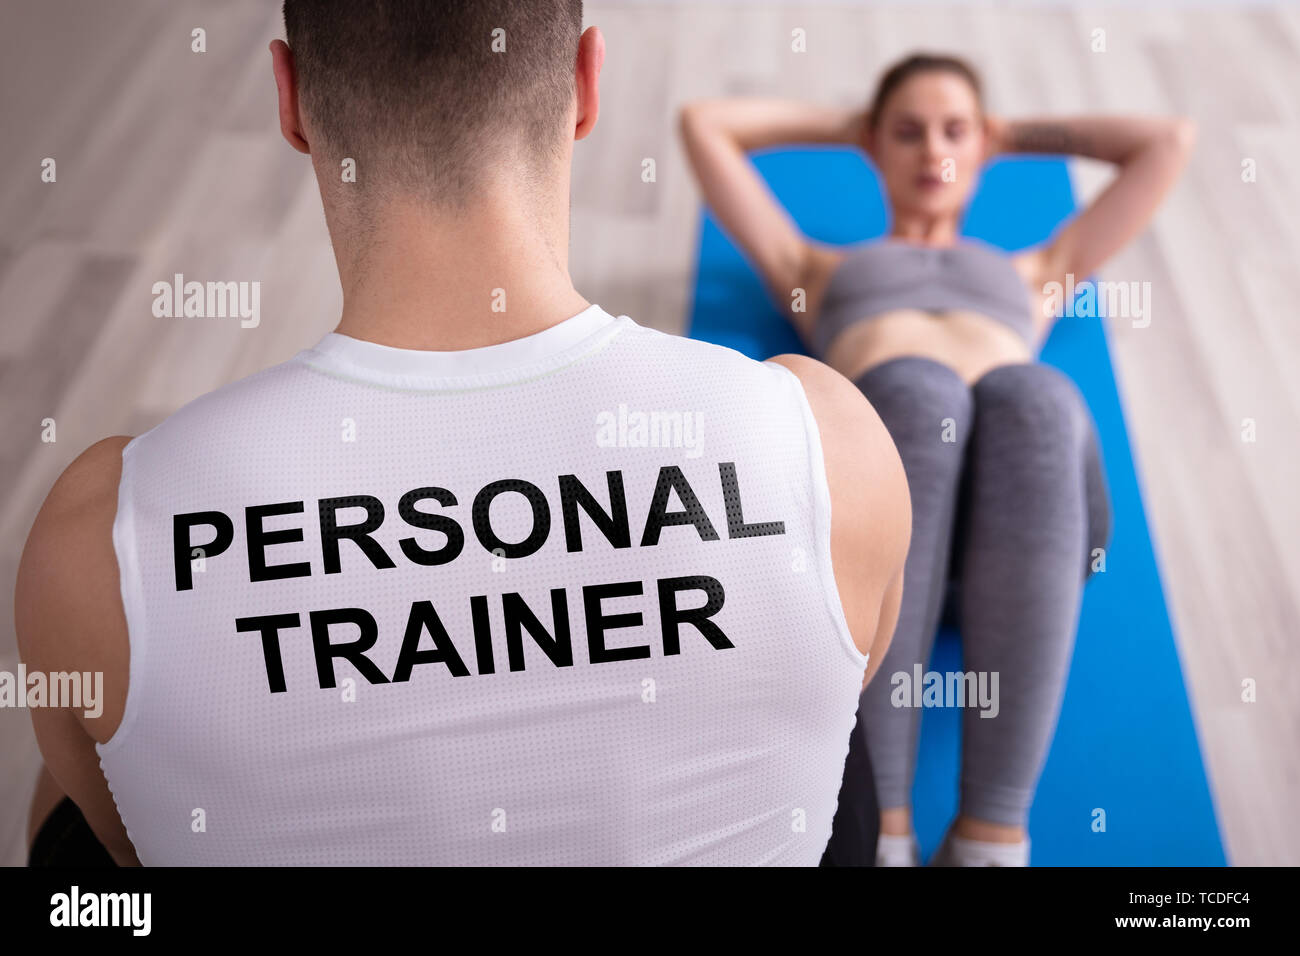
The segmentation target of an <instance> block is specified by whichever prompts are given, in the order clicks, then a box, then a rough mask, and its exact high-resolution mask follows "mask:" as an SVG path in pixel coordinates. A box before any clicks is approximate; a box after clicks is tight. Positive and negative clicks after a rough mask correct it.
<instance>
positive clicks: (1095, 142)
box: [990, 116, 1196, 282]
mask: <svg viewBox="0 0 1300 956" xmlns="http://www.w3.org/2000/svg"><path fill="white" fill-rule="evenodd" d="M990 138H991V152H1005V153H1064V154H1068V155H1074V156H1085V157H1088V158H1090V159H1099V160H1102V161H1104V162H1109V163H1114V164H1115V165H1116V166H1118V167H1119V171H1118V173H1117V174H1116V176H1115V178H1114V179H1113V180H1112V181H1111V182H1110V184H1109V185H1108V186H1107V187H1106V189H1105V190H1104V191H1103V192H1102V193H1101V195H1100V196H1098V197H1097V198H1096V200H1094V201H1093V203H1092V205H1090V206H1089V207H1088V208H1087V209H1085V210H1084V211H1083V212H1081V213H1079V215H1077V216H1076V217H1075V218H1074V219H1072V220H1071V221H1070V222H1069V223H1067V224H1066V226H1065V227H1064V228H1063V229H1061V230H1060V232H1058V233H1057V234H1056V235H1055V236H1054V237H1053V238H1052V240H1051V241H1050V242H1049V243H1048V244H1047V245H1046V246H1044V247H1043V248H1041V249H1039V250H1036V251H1035V252H1034V253H1031V254H1030V255H1029V257H1028V265H1029V267H1030V274H1031V275H1033V276H1034V277H1035V278H1036V280H1037V281H1039V282H1052V281H1063V280H1064V277H1065V276H1066V275H1068V274H1072V275H1074V276H1075V280H1076V281H1082V280H1083V279H1085V278H1087V277H1088V276H1089V275H1090V274H1091V273H1092V272H1093V270H1095V269H1096V268H1098V267H1099V266H1100V265H1101V264H1102V263H1103V262H1105V261H1106V260H1107V259H1109V258H1110V257H1111V256H1112V255H1114V254H1115V253H1116V252H1118V251H1119V250H1120V249H1121V248H1123V247H1124V246H1125V245H1126V244H1128V243H1129V242H1130V241H1131V240H1132V239H1133V238H1134V237H1136V236H1137V235H1138V234H1139V233H1140V232H1141V231H1142V230H1143V229H1144V228H1146V225H1147V223H1148V222H1150V221H1151V217H1152V216H1153V215H1154V214H1155V211H1156V208H1157V207H1158V206H1159V205H1160V202H1161V200H1163V199H1164V197H1165V195H1166V194H1167V193H1168V192H1169V189H1170V188H1171V187H1172V186H1173V184H1174V183H1175V182H1176V181H1177V179H1178V177H1179V175H1180V174H1181V173H1182V171H1183V167H1184V166H1185V165H1186V164H1187V159H1188V156H1189V155H1190V154H1191V151H1192V145H1193V143H1194V142H1195V139H1196V127H1195V124H1193V123H1192V121H1191V120H1188V119H1182V118H1178V117H1171V118H1163V117H1151V118H1148V117H1127V116H1123V117H1121V116H1115V117H1110V116H1096V117H1091V116H1090V117H1079V118H1074V119H1059V120H1018V121H1013V122H1006V121H1001V120H996V119H995V120H990Z"/></svg>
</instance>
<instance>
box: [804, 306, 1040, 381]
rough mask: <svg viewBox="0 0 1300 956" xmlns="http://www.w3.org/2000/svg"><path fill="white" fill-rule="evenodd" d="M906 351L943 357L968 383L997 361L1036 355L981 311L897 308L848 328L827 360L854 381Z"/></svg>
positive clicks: (1009, 361)
mask: <svg viewBox="0 0 1300 956" xmlns="http://www.w3.org/2000/svg"><path fill="white" fill-rule="evenodd" d="M903 355H919V356H921V357H923V358H928V359H933V360H934V361H936V362H941V363H943V364H944V365H947V366H948V367H949V368H951V369H953V370H954V371H955V372H957V374H958V375H960V376H961V377H962V378H963V379H964V380H965V381H966V382H968V383H971V382H974V381H976V380H977V379H979V378H980V377H981V376H982V375H983V374H984V373H985V372H987V371H988V370H989V369H991V368H994V367H996V366H998V365H1008V364H1012V363H1018V362H1028V361H1032V359H1033V357H1034V356H1033V352H1032V350H1031V348H1030V346H1029V345H1028V343H1026V342H1025V341H1024V340H1023V339H1022V338H1020V336H1019V335H1017V334H1016V333H1015V332H1013V331H1012V330H1011V329H1009V328H1007V327H1006V326H1005V325H1002V324H1001V323H999V322H997V321H995V320H993V319H990V318H988V317H987V316H984V315H980V314H979V313H976V312H945V313H939V314H936V313H931V312H923V311H919V310H914V309H899V310H895V311H891V312H885V313H882V314H881V315H877V316H872V317H871V318H868V319H862V320H861V321H859V322H855V323H853V324H852V325H850V326H848V327H847V328H845V329H844V331H843V332H841V333H840V334H839V335H838V336H836V338H835V339H834V340H833V341H832V342H831V343H830V347H829V348H828V349H827V352H826V355H825V357H824V361H825V362H826V364H827V365H829V366H831V367H832V368H834V369H835V370H836V371H838V372H839V373H840V374H841V375H843V376H844V377H846V378H848V379H850V380H852V379H855V378H857V377H858V376H859V375H861V374H862V373H863V372H865V371H867V370H868V369H870V368H872V367H873V366H875V365H879V364H880V363H881V362H886V361H888V360H889V359H893V358H898V357H900V356H903Z"/></svg>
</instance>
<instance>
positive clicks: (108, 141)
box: [0, 0, 1300, 865]
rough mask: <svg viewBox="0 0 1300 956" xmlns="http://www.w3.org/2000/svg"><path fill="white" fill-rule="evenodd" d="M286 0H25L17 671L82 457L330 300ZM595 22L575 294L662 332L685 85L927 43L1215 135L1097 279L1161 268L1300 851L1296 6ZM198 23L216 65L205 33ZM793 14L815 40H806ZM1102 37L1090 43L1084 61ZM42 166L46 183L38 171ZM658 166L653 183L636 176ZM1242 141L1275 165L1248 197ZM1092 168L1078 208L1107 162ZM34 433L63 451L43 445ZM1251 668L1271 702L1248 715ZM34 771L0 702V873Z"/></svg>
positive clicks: (674, 259)
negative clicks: (37, 543)
mask: <svg viewBox="0 0 1300 956" xmlns="http://www.w3.org/2000/svg"><path fill="white" fill-rule="evenodd" d="M278 6H279V5H278V4H271V3H268V2H266V0H223V2H220V3H217V2H212V3H207V2H199V0H115V2H114V3H112V4H106V3H102V2H97V0H42V2H40V3H35V2H32V3H28V4H25V5H20V4H16V3H15V4H10V5H7V9H6V21H7V23H6V26H5V27H4V29H3V30H0V35H3V36H4V37H5V39H6V40H7V41H8V42H7V43H6V44H5V45H6V47H8V49H5V50H4V51H3V56H0V96H2V97H3V99H2V100H0V128H2V129H3V130H4V153H3V159H4V165H5V169H6V170H7V171H8V175H6V176H5V177H3V178H2V179H0V403H2V407H3V411H4V416H3V417H4V421H5V423H6V428H7V430H8V440H7V441H5V442H3V443H0V490H2V491H3V497H0V532H2V533H0V605H2V606H0V611H2V612H3V613H0V669H6V670H13V669H14V667H15V664H16V653H15V647H14V640H13V633H12V623H11V622H12V585H13V577H14V571H15V568H16V565H17V560H18V555H19V551H20V548H21V545H22V542H23V541H24V540H25V538H26V535H27V532H28V529H29V528H30V526H31V522H32V519H33V517H34V516H35V513H36V510H37V508H38V507H39V505H40V503H41V501H42V500H43V498H44V496H45V494H46V492H47V491H48V490H49V487H50V485H51V483H52V482H53V481H54V479H55V477H57V475H58V474H59V472H60V471H61V470H62V469H63V467H64V466H66V465H67V463H68V462H69V461H71V460H72V459H73V458H74V457H76V455H77V454H79V453H80V451H81V450H82V449H84V448H85V447H86V446H87V445H89V444H91V443H92V442H94V441H95V440H97V439H99V438H101V437H104V436H106V435H111V434H137V433H139V432H140V431H141V430H143V429H145V428H148V427H150V426H151V425H153V424H155V423H156V422H157V421H159V420H160V419H161V418H163V417H165V416H166V415H167V414H169V413H170V412H172V411H173V410H175V409H176V408H177V407H178V406H179V405H181V404H183V403H184V402H186V401H188V400H189V399H191V398H193V397H195V396H196V395H198V394H200V393H202V392H205V391H208V390H210V389H212V388H214V387H216V386H218V385H220V384H222V383H224V382H227V381H230V380H232V379H234V378H237V377H240V376H243V375H246V374H248V373H250V372H253V371H255V370H257V369H259V368H262V367H264V366H267V365H270V364H273V363H275V362H279V361H281V360H283V359H285V358H288V357H289V356H290V355H292V354H293V353H294V352H296V351H297V350H298V349H300V348H302V347H304V346H306V345H309V344H311V343H312V342H313V341H314V340H315V339H316V338H318V337H319V336H320V335H322V334H323V333H324V332H326V331H328V330H329V329H330V328H332V326H333V324H334V321H335V319H336V317H337V310H338V307H339V291H338V284H337V279H336V277H335V272H334V265H333V260H332V257H331V254H330V249H329V244H328V237H327V235H326V232H325V227H324V220H323V217H322V214H321V212H320V207H319V199H318V196H317V192H316V186H315V183H314V181H313V179H312V178H311V171H310V166H309V164H308V161H307V160H306V159H305V158H304V157H302V156H300V155H299V154H297V153H295V152H293V151H292V150H291V149H290V148H289V147H288V146H287V145H285V144H284V143H283V141H281V140H280V138H279V135H278V132H277V127H276V119H275V102H274V98H273V86H272V80H271V75H270V57H269V54H268V52H267V49H266V44H267V43H268V41H269V40H270V39H271V38H272V37H274V36H277V35H279V24H278V20H277V13H276V10H277V9H278ZM587 22H588V23H596V24H598V25H600V26H601V28H602V29H603V31H604V33H605V36H606V41H607V45H608V56H607V60H606V63H605V69H604V74H603V77H602V93H603V97H602V115H601V118H600V122H599V125H598V127H597V129H596V131H595V133H594V134H593V136H592V137H590V138H589V139H587V140H585V141H584V142H582V143H580V144H578V148H577V152H576V156H575V162H574V191H573V204H572V207H573V231H572V237H573V241H572V273H573V277H574V281H575V283H576V284H577V286H578V288H579V289H580V290H581V291H582V292H583V293H584V295H585V296H586V297H587V298H588V299H589V300H591V301H594V302H599V303H600V304H601V305H602V306H604V307H605V308H606V309H607V310H608V311H610V312H614V313H616V314H617V313H626V314H628V315H631V316H633V317H634V318H635V319H637V320H638V321H639V322H641V323H643V324H646V325H653V326H656V327H659V328H663V329H667V330H673V331H680V330H681V328H682V325H683V322H684V317H685V315H686V314H687V311H688V307H689V296H690V290H691V286H692V280H693V276H692V269H693V266H694V244H695V241H696V231H697V229H698V215H699V211H698V204H699V197H698V194H697V193H696V190H695V187H694V185H693V183H692V182H691V180H690V177H689V174H688V171H687V169H686V166H685V162H684V158H683V156H682V153H681V149H680V146H679V144H678V142H677V140H676V137H675V133H674V109H675V107H676V106H677V105H678V104H679V103H680V102H682V101H683V100H684V99H688V98H691V97H696V96H703V95H712V94H722V93H775V94H783V95H793V96H807V97H810V98H816V99H820V100H823V101H832V102H838V103H846V104H847V103H854V102H859V101H861V100H863V99H864V98H865V96H866V93H867V91H868V90H869V88H870V86H871V84H872V82H873V79H874V77H875V75H876V72H877V71H878V69H879V68H880V67H881V66H882V65H883V64H885V63H886V62H887V61H889V60H890V59H892V58H893V57H895V56H897V55H900V54H902V53H905V52H907V51H910V50H912V49H913V48H917V47H923V48H927V49H939V50H950V51H955V52H958V53H961V54H964V55H966V56H968V57H969V58H971V59H972V60H973V61H974V62H975V64H976V65H977V66H978V67H980V68H981V69H982V70H983V71H984V75H985V77H986V82H987V87H988V97H989V101H990V105H991V107H992V108H993V109H995V110H996V111H998V112H1001V113H1005V114H1007V115H1012V116H1015V115H1028V114H1033V113H1041V112H1054V113H1065V112H1082V111H1093V112H1095V111H1152V112H1158V113H1168V112H1179V113H1184V114H1187V115H1191V116H1192V117H1194V118H1195V119H1196V120H1198V122H1199V124H1200V130H1201V136H1200V144H1199V147H1198V150H1197V153H1196V155H1195V157H1194V159H1193V160H1192V164H1191V167H1190V169H1189V171H1188V174H1187V176H1186V179H1185V181H1184V182H1183V183H1182V184H1181V185H1180V187H1179V188H1178V190H1177V191H1176V193H1175V194H1174V195H1173V196H1172V198H1171V199H1170V200H1169V201H1168V203H1167V205H1166V206H1165V208H1164V209H1163V211H1162V212H1161V214H1160V217H1159V219H1158V221H1157V222H1156V224H1155V225H1154V227H1153V228H1152V229H1151V230H1150V232H1149V233H1148V234H1146V235H1144V236H1143V237H1142V238H1141V239H1140V240H1139V241H1137V242H1136V243H1135V244H1134V245H1133V246H1132V247H1131V248H1130V249H1128V250H1127V251H1125V252H1124V253H1123V254H1122V255H1121V256H1119V257H1118V258H1117V259H1115V260H1114V261H1113V262H1112V263H1111V264H1110V265H1109V266H1108V268H1107V269H1106V270H1105V273H1104V276H1105V277H1112V278H1116V279H1123V280H1136V281H1150V282H1151V284H1152V290H1153V291H1152V297H1153V302H1154V307H1155V312H1154V315H1153V321H1152V323H1151V325H1150V327H1149V328H1146V329H1134V328H1131V327H1130V325H1129V323H1127V322H1124V321H1119V322H1116V323H1114V324H1113V325H1112V327H1111V328H1110V335H1111V348H1112V352H1113V359H1114V362H1115V365H1116V375H1117V377H1118V380H1119V385H1120V391H1121V394H1122V396H1123V399H1124V402H1125V409H1126V414H1127V418H1128V424H1129V428H1130V431H1131V433H1132V440H1133V446H1134V451H1135V455H1136V459H1137V465H1138V469H1139V475H1140V479H1141V481H1142V484H1143V490H1144V496H1145V500H1146V505H1147V511H1148V517H1149V520H1150V522H1151V525H1152V529H1153V534H1154V537H1155V543H1156V548H1157V556H1158V559H1159V561H1160V565H1161V570H1162V574H1163V577H1164V581H1165V586H1166V589H1167V595H1168V599H1169V604H1170V610H1171V614H1172V615H1173V618H1174V625H1175V631H1176V634H1177V636H1178V640H1179V651H1180V654H1181V658H1182V663H1183V667H1184V671H1185V675H1186V678H1187V682H1188V691H1189V694H1190V697H1191V699H1192V704H1193V709H1194V712H1195V715H1196V721H1197V727H1198V732H1199V734H1200V736H1201V741H1202V748H1203V751H1204V753H1205V756H1206V759H1207V763H1208V771H1209V775H1210V780H1211V786H1212V789H1213V793H1214V797H1215V802H1216V806H1217V808H1218V813H1219V819H1220V825H1221V829H1222V832H1223V835H1224V839H1225V842H1226V849H1227V852H1228V856H1229V859H1230V860H1231V861H1232V862H1234V863H1237V864H1268V863H1277V864H1292V865H1294V864H1297V863H1300V826H1298V825H1297V823H1296V807H1297V806H1300V647H1298V646H1297V630H1298V626H1297V621H1300V607H1297V604H1298V603H1300V600H1298V598H1297V590H1298V588H1297V583H1300V492H1298V491H1297V489H1300V454H1298V453H1297V450H1296V440H1297V436H1300V376H1297V374H1296V370H1297V367H1298V365H1300V322H1297V320H1296V310H1297V305H1296V302H1295V300H1294V299H1293V298H1292V296H1293V295H1294V293H1295V292H1296V291H1297V278H1300V268H1298V264H1300V183H1298V181H1297V178H1296V175H1295V172H1294V163H1293V159H1294V157H1296V156H1298V155H1300V117H1298V116H1297V113H1298V112H1300V105H1297V102H1296V100H1295V92H1296V90H1300V9H1297V8H1295V7H1291V6H1283V5H1279V6H1277V7H1270V6H1248V7H1238V6H1233V7H1228V8H1217V7H1212V6H1203V5H1196V6H1192V7H1190V8H1187V9H1181V8H1175V7H1171V6H1165V7H1163V8H1160V9H1155V10H1149V11H1139V10H1131V11H1128V10H1122V9H1116V8H1114V7H1112V6H1104V7H1103V6H1098V7H1091V6H1087V5H1070V4H1067V3H1054V4H1048V5H1040V6H1033V7H1030V6H1028V5H1022V4H1017V5H1015V6H1013V7H1011V8H1009V9H1007V8H1001V7H991V6H988V5H984V4H981V5H978V6H973V7H972V6H956V7H949V6H943V5H938V4H921V5H916V4H909V5H897V6H894V5H879V4H871V5H869V6H867V5H860V4H856V3H847V2H844V0H840V2H833V3H832V2H828V3H826V4H824V5H820V4H817V3H808V4H794V3H788V4H787V3H769V4H758V3H755V4H751V5H743V4H736V3H724V4H719V3H689V2H684V3H678V4H646V3H629V4H624V3H611V2H605V3H601V2H589V3H588V5H587ZM196 26H202V27H204V28H205V30H206V31H207V45H208V51H207V52H206V53H203V54H196V53H192V52H191V51H190V31H191V30H192V29H193V28H194V27H196ZM795 27H802V28H804V29H805V30H806V31H807V36H808V52H807V53H806V54H802V55H798V54H793V53H791V52H790V32H791V30H792V29H794V28H795ZM1098 28H1100V29H1104V30H1105V31H1106V46H1107V49H1106V52H1104V53H1096V52H1092V50H1091V49H1090V43H1091V39H1092V37H1093V35H1094V33H1093V32H1094V30H1096V29H1098ZM50 64H58V67H59V68H58V69H57V70H51V69H49V66H50ZM47 156H49V157H54V158H55V159H56V161H57V164H58V165H57V172H58V181H57V183H56V184H46V183H42V182H41V181H40V179H39V176H38V170H39V169H40V163H41V161H42V159H43V158H44V157H47ZM644 157H654V158H655V159H656V161H657V166H658V181H657V182H656V183H653V184H646V183H642V182H641V180H640V171H641V164H642V159H643V158H644ZM1246 159H1250V160H1253V161H1254V163H1255V168H1256V170H1257V178H1256V181H1255V182H1251V183H1247V182H1243V181H1242V176H1241V169H1242V164H1243V160H1246ZM1077 174H1078V181H1079V184H1080V188H1081V189H1082V190H1083V191H1084V192H1085V193H1086V192H1089V191H1091V190H1095V189H1096V188H1097V186H1098V184H1099V183H1100V182H1101V181H1102V179H1103V178H1104V175H1105V171H1104V170H1098V169H1097V168H1094V167H1092V166H1090V165H1083V164H1080V166H1079V168H1078V169H1077ZM176 272H182V273H185V274H188V275H190V276H194V277H200V278H202V279H214V278H223V279H224V278H230V279H241V280H243V279H258V280H260V281H261V282H262V315H263V321H262V324H261V327H260V328H258V329H256V330H241V329H239V328H238V327H237V325H236V324H235V323H231V322H216V323H213V324H203V323H201V322H199V323H183V324H182V323H176V322H165V321H160V320H157V319H154V318H153V317H152V316H151V314H150V303H151V301H152V295H151V292H150V287H151V286H152V284H153V283H154V282H155V281H159V280H169V279H170V277H171V276H172V275H173V274H174V273H176ZM47 417H48V418H53V419H55V421H56V422H57V429H58V431H57V438H58V440H57V442H55V443H52V444H47V443H42V442H41V441H40V440H39V434H40V427H41V426H40V423H41V421H42V420H43V419H45V418H47ZM1244 419H1253V420H1254V422H1255V427H1256V430H1257V440H1256V441H1255V442H1253V443H1246V442H1243V441H1242V438H1241V434H1242V422H1243V420H1244ZM1247 678H1249V679H1253V680H1254V681H1255V682H1256V685H1257V687H1258V701H1257V702H1256V703H1249V704H1248V703H1243V702H1242V701H1241V687H1242V682H1243V680H1245V679H1247ZM1116 692H1117V693H1140V692H1141V688H1132V687H1125V688H1116ZM37 761H38V756H37V751H36V747H35V742H34V739H33V738H32V734H31V727H30V723H29V720H28V717H27V714H26V712H23V711H15V710H0V862H3V863H16V862H20V861H21V860H22V858H23V853H24V849H23V822H24V818H25V814H26V802H27V798H28V794H29V792H30V788H31V783H32V775H33V772H34V770H35V768H36V766H37ZM1171 799H1176V797H1174V796H1172V795H1171Z"/></svg>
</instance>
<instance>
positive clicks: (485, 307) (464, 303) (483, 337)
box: [332, 190, 590, 351]
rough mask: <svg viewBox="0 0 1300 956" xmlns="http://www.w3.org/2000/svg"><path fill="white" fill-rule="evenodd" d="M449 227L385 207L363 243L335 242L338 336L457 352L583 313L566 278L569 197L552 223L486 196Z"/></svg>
mask: <svg viewBox="0 0 1300 956" xmlns="http://www.w3.org/2000/svg"><path fill="white" fill-rule="evenodd" d="M492 195H493V196H494V197H496V198H495V199H494V200H485V201H484V202H483V203H481V204H478V205H476V206H475V207H474V208H472V209H469V210H466V211H464V212H463V213H459V214H457V215H455V216H454V217H452V216H450V215H449V214H446V213H434V212H431V211H430V210H429V209H428V208H427V207H424V206H422V205H420V204H418V203H416V202H414V201H409V202H406V203H403V204H401V205H395V206H394V205H390V206H387V207H385V208H384V209H383V210H382V211H381V212H380V213H379V214H377V215H375V216H374V220H373V221H374V223H375V225H374V226H373V227H372V228H371V229H370V230H369V232H368V235H367V236H366V238H365V240H364V242H362V241H356V240H351V239H346V240H343V241H340V237H339V231H338V230H332V232H333V233H334V234H335V252H336V257H337V260H338V263H339V274H340V280H341V282H342V284H343V314H342V316H341V318H340V321H339V324H338V326H337V328H336V329H335V331H336V332H339V333H342V334H343V335H348V336H351V337H353V338H358V339H365V340H367V341H370V342H377V343H379V344H381V345H388V346H392V347H394V348H405V349H423V350H430V351H459V350H461V349H472V348H482V347H484V346H488V345H495V344H497V343H500V342H507V341H510V340H512V339H518V338H522V337H524V336H526V335H532V334H534V333H536V332H540V331H542V330H543V329H546V328H549V327H550V326H552V325H555V324H556V323H557V322H560V321H563V320H564V319H567V318H569V317H570V316H573V315H576V314H578V313H579V312H581V311H582V310H583V309H585V308H587V306H588V305H590V303H589V302H587V300H586V299H584V298H583V297H582V296H581V295H580V294H579V293H578V291H577V290H576V289H574V287H573V280H572V279H571V278H570V277H569V269H568V238H569V237H568V197H567V192H566V195H565V196H564V202H563V204H562V205H561V206H560V208H559V210H558V214H557V212H556V210H554V209H552V210H551V211H550V214H549V215H542V214H539V213H538V212H537V211H533V210H530V209H529V208H528V205H527V204H526V203H525V202H519V201H514V200H513V199H512V198H511V197H510V196H509V195H508V191H504V190H503V191H501V192H495V191H494V192H493V193H492Z"/></svg>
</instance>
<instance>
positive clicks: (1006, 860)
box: [934, 832, 1029, 866]
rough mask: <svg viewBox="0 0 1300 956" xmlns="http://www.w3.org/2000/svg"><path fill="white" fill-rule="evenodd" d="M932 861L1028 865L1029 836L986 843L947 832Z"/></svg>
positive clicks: (965, 864)
mask: <svg viewBox="0 0 1300 956" xmlns="http://www.w3.org/2000/svg"><path fill="white" fill-rule="evenodd" d="M934 862H935V865H936V866H1028V865H1029V837H1025V838H1024V840H1022V841H1021V842H1019V843H986V842H985V841H983V840H968V839H966V838H965V837H959V836H956V835H954V834H953V833H952V832H949V833H948V835H947V836H945V837H944V841H943V845H942V846H941V847H939V852H938V853H936V854H935V861H934Z"/></svg>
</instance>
